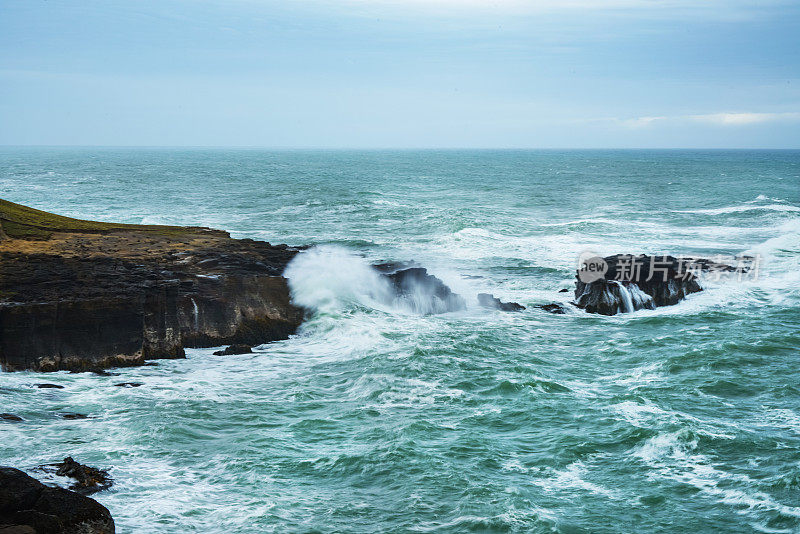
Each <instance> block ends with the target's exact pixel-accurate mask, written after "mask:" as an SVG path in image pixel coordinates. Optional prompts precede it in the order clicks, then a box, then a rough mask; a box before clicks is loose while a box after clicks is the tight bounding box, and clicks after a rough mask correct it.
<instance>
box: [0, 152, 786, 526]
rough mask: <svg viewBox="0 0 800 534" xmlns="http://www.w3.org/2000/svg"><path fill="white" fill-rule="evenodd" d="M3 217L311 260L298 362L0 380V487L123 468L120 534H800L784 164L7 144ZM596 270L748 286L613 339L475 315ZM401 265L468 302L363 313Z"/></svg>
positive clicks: (210, 360)
mask: <svg viewBox="0 0 800 534" xmlns="http://www.w3.org/2000/svg"><path fill="white" fill-rule="evenodd" d="M0 197H1V198H5V199H7V200H12V201H16V202H20V203H24V204H27V205H30V206H33V207H36V208H40V209H45V210H50V211H54V212H57V213H61V214H64V215H70V216H75V217H81V218H91V219H100V220H109V221H120V222H130V223H168V224H184V225H205V226H213V227H217V228H223V229H226V230H229V231H230V232H231V233H232V234H233V235H234V237H250V238H255V239H263V240H267V241H270V242H273V243H289V244H312V245H320V246H321V247H322V251H321V252H317V253H316V254H313V255H309V254H306V255H305V256H301V257H304V259H303V261H302V262H301V263H299V264H297V265H294V266H293V270H292V272H291V274H292V279H291V283H292V286H293V288H294V290H295V291H296V292H297V294H298V295H300V296H301V297H300V298H302V300H303V303H304V304H306V305H307V306H309V307H311V308H312V309H313V310H314V311H313V314H312V315H311V317H310V318H309V320H308V322H307V323H306V324H305V326H304V327H303V328H302V331H301V332H300V333H299V334H298V335H297V336H295V337H293V338H292V339H289V340H287V341H283V342H277V343H272V344H268V345H263V346H261V347H259V348H257V349H256V351H255V353H254V354H248V355H241V356H228V357H215V356H212V355H211V352H212V351H213V349H196V350H189V351H188V358H187V359H186V360H173V361H167V360H164V361H159V363H158V366H156V367H141V368H132V369H120V370H118V372H119V376H112V377H103V376H94V375H90V374H69V373H54V374H37V373H29V372H23V373H5V374H2V375H0V411H2V412H11V413H15V414H17V415H19V416H21V417H22V418H24V422H23V423H15V424H12V423H8V422H0V464H4V465H12V466H16V467H20V468H22V469H25V470H27V471H29V472H31V473H32V474H34V475H35V476H39V475H37V473H36V471H34V468H35V467H36V466H37V465H39V464H44V463H50V462H54V461H58V460H60V459H62V458H63V457H64V456H67V455H70V456H73V457H74V458H75V459H77V460H79V461H81V462H83V463H87V464H89V465H92V466H97V467H104V468H109V469H110V471H111V473H112V475H113V477H114V479H115V481H116V484H115V485H114V487H113V488H112V489H111V490H108V491H105V492H102V493H99V494H96V495H95V498H96V499H97V500H99V501H100V502H101V503H102V504H104V505H105V506H107V507H108V508H109V509H110V510H111V512H112V514H113V516H114V518H115V520H116V522H117V526H118V531H119V532H124V533H127V532H135V533H139V532H161V533H163V532H170V533H172V532H202V533H230V532H279V533H284V532H325V533H327V532H437V533H457V532H564V533H579V532H655V531H662V532H676V533H677V532H687V531H692V532H720V531H727V532H798V531H800V152H798V151H365V152H356V151H353V152H350V151H283V152H270V151H260V150H201V149H186V150H176V149H152V150H150V149H67V148H56V149H32V148H31V149H25V148H20V149H12V148H4V149H0ZM587 250H589V251H593V252H596V253H599V254H610V253H628V252H630V253H657V254H660V253H670V254H673V255H681V254H691V255H699V256H706V257H715V256H717V255H722V256H727V255H734V254H740V253H744V252H746V253H749V254H752V255H758V257H760V258H761V263H760V268H759V272H758V273H757V276H750V277H746V278H744V279H742V280H735V279H733V280H720V281H715V280H706V281H705V282H704V283H705V287H706V291H704V292H702V293H699V294H696V295H692V296H690V297H689V298H688V299H687V300H686V301H684V302H682V303H680V304H679V305H677V306H674V307H667V308H661V309H658V310H654V311H649V310H643V311H638V312H635V313H632V314H625V315H620V316H615V317H602V316H593V315H588V314H586V313H584V312H582V311H580V310H577V309H570V310H569V311H568V313H567V314H566V315H551V314H548V313H546V312H544V311H542V310H539V309H536V308H530V307H529V309H528V310H526V311H524V312H522V313H503V312H497V311H490V310H484V309H481V308H479V307H478V306H477V303H476V302H475V295H476V294H477V293H479V292H489V293H494V294H495V296H498V297H500V298H501V299H503V300H511V301H516V302H519V303H521V304H523V305H526V306H530V305H533V304H543V303H550V302H561V303H567V302H568V301H569V300H570V298H571V297H572V294H571V293H560V292H559V290H560V289H562V288H570V289H571V288H572V287H573V277H574V269H575V265H576V261H577V258H578V255H579V254H580V253H582V252H584V251H587ZM411 259H413V260H416V261H417V262H419V263H420V264H422V265H423V266H425V267H427V268H428V269H429V271H430V272H432V273H433V274H435V275H437V276H438V277H440V278H442V279H443V280H445V281H446V282H447V283H448V284H449V285H450V286H451V287H452V288H453V289H454V290H455V291H457V292H459V293H460V294H461V295H463V296H464V297H465V298H467V300H468V302H469V303H470V307H469V309H468V310H467V311H464V312H457V313H449V314H443V315H425V316H423V315H417V314H413V313H410V312H408V311H407V310H401V309H392V308H391V307H387V306H383V305H377V304H375V303H374V302H372V301H371V299H370V298H369V294H368V292H367V291H366V290H365V284H366V282H365V280H364V276H365V275H364V273H365V265H366V264H368V263H369V262H373V261H388V260H411ZM123 381H136V382H142V383H143V384H144V385H143V386H141V387H139V388H132V389H125V388H120V387H114V384H116V383H119V382H123ZM39 382H49V383H56V384H60V385H63V386H64V389H60V390H55V389H36V388H34V387H33V384H35V383H39ZM60 412H79V413H85V414H88V415H90V416H91V418H89V419H85V420H64V419H62V418H60V417H59V416H58V415H57V414H58V413H60Z"/></svg>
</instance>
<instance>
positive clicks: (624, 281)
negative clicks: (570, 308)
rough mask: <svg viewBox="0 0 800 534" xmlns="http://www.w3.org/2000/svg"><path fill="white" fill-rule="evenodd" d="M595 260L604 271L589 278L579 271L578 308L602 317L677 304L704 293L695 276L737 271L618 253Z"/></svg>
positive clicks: (711, 264) (696, 262) (701, 261)
mask: <svg viewBox="0 0 800 534" xmlns="http://www.w3.org/2000/svg"><path fill="white" fill-rule="evenodd" d="M591 261H593V262H595V264H596V265H601V266H602V269H600V268H595V269H593V270H592V272H591V273H590V275H589V276H587V273H586V271H578V274H577V275H576V279H577V280H576V282H575V305H576V306H578V307H579V308H583V309H585V310H586V311H587V312H590V313H598V314H602V315H615V314H617V313H625V312H632V311H636V310H642V309H651V310H652V309H655V308H656V307H659V306H671V305H674V304H677V303H678V302H680V301H681V300H683V299H685V298H686V296H687V295H690V294H692V293H697V292H699V291H702V290H703V289H702V287H700V284H699V283H698V280H697V277H696V276H695V274H694V273H697V272H699V271H702V270H712V269H715V270H720V271H735V270H736V269H735V268H734V267H732V266H730V265H724V264H719V263H715V262H713V261H711V260H706V259H701V258H680V259H679V258H675V257H673V256H645V255H639V256H632V255H628V254H617V255H614V256H608V257H605V258H593V259H592V260H591Z"/></svg>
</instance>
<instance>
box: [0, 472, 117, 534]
mask: <svg viewBox="0 0 800 534" xmlns="http://www.w3.org/2000/svg"><path fill="white" fill-rule="evenodd" d="M0 532H15V533H25V532H27V533H28V534H30V533H34V534H114V532H115V527H114V520H113V519H112V518H111V514H110V513H109V511H108V510H107V509H106V508H105V507H104V506H102V505H101V504H100V503H98V502H97V501H95V500H93V499H90V498H89V497H85V496H83V495H80V494H78V493H75V492H73V491H70V490H67V489H64V488H51V487H48V486H45V485H44V484H42V483H41V482H39V481H38V480H36V479H35V478H32V477H30V476H28V475H27V474H25V473H23V472H22V471H20V470H19V469H14V468H12V467H0Z"/></svg>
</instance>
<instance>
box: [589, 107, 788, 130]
mask: <svg viewBox="0 0 800 534" xmlns="http://www.w3.org/2000/svg"><path fill="white" fill-rule="evenodd" d="M795 121H800V112H798V111H784V112H780V113H755V112H746V113H705V114H699V115H672V116H668V115H654V116H642V117H631V118H619V117H610V118H603V119H588V120H582V121H579V122H610V123H615V124H619V125H621V126H624V127H626V128H647V127H649V126H653V125H656V124H664V123H676V124H677V123H681V122H684V123H685V122H700V123H705V124H712V125H717V126H748V125H753V124H763V123H770V122H795Z"/></svg>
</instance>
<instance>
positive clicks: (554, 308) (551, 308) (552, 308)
mask: <svg viewBox="0 0 800 534" xmlns="http://www.w3.org/2000/svg"><path fill="white" fill-rule="evenodd" d="M534 308H539V309H541V310H544V311H546V312H549V313H555V314H557V315H564V314H565V313H567V310H566V308H564V306H562V305H561V304H558V303H556V302H554V303H552V304H537V305H536V306H534Z"/></svg>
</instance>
